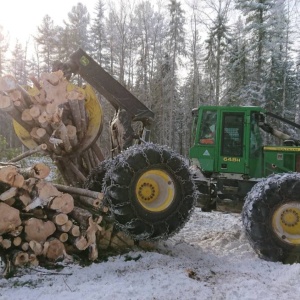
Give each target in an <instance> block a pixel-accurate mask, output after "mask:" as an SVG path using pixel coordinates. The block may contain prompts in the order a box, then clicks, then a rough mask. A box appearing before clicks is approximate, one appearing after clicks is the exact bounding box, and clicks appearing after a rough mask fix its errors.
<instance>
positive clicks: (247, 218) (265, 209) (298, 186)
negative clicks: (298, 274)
mask: <svg viewBox="0 0 300 300" xmlns="http://www.w3.org/2000/svg"><path fill="white" fill-rule="evenodd" d="M242 219H243V224H244V227H245V230H246V234H247V237H248V239H249V241H250V243H251V245H252V247H253V249H254V250H255V251H256V252H257V253H258V255H259V256H260V257H261V258H263V259H265V260H269V261H280V262H283V263H294V262H300V174H299V173H287V174H274V175H271V176H269V177H268V178H266V179H264V180H262V181H260V182H259V183H257V184H256V185H255V186H254V187H253V188H252V190H251V191H250V192H249V193H248V195H247V197H246V201H245V205H244V208H243V212H242Z"/></svg>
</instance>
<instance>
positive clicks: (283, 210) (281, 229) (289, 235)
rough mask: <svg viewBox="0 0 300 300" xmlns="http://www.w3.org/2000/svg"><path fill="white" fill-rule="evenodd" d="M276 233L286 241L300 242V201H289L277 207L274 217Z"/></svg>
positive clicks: (290, 242) (297, 243) (273, 225)
mask: <svg viewBox="0 0 300 300" xmlns="http://www.w3.org/2000/svg"><path fill="white" fill-rule="evenodd" d="M272 227H273V230H274V232H275V233H276V235H277V236H278V237H279V238H280V239H281V240H282V241H283V242H285V243H288V244H292V245H299V244H300V203H298V202H289V203H286V204H284V205H281V206H280V207H279V208H277V209H276V211H275V213H274V215H273V217H272Z"/></svg>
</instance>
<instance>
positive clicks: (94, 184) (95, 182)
mask: <svg viewBox="0 0 300 300" xmlns="http://www.w3.org/2000/svg"><path fill="white" fill-rule="evenodd" d="M111 162H112V160H111V159H107V160H104V161H102V162H101V163H100V164H99V165H98V166H97V167H96V168H94V169H93V170H92V171H91V172H90V174H89V176H88V177H87V178H86V181H85V183H84V186H83V187H84V188H85V189H88V190H91V191H96V192H102V191H103V180H104V177H105V174H106V172H107V170H108V169H109V168H110V164H111Z"/></svg>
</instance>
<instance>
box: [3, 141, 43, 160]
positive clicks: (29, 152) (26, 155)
mask: <svg viewBox="0 0 300 300" xmlns="http://www.w3.org/2000/svg"><path fill="white" fill-rule="evenodd" d="M46 150H47V145H46V144H41V145H39V146H37V147H36V148H34V149H30V150H28V151H26V152H24V153H22V154H20V155H18V156H16V157H14V158H12V159H11V160H9V161H8V162H11V163H12V162H18V161H20V160H22V159H23V158H26V157H28V156H31V155H33V154H35V153H37V152H43V151H46Z"/></svg>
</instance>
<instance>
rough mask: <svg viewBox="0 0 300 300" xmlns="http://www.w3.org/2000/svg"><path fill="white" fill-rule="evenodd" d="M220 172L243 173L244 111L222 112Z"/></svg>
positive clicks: (218, 163)
mask: <svg viewBox="0 0 300 300" xmlns="http://www.w3.org/2000/svg"><path fill="white" fill-rule="evenodd" d="M221 122H222V126H221V132H220V133H221V144H220V148H219V151H220V153H219V155H218V162H217V165H218V171H219V172H220V173H242V174H243V173H245V130H244V128H245V113H244V112H222V117H221Z"/></svg>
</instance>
